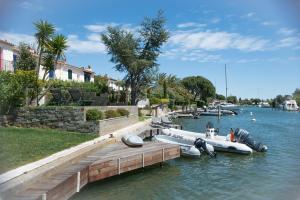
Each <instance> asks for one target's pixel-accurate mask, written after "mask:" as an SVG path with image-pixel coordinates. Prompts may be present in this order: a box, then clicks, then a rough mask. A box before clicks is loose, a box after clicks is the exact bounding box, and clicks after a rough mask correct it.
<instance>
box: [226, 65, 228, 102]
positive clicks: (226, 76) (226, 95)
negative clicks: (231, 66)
mask: <svg viewBox="0 0 300 200" xmlns="http://www.w3.org/2000/svg"><path fill="white" fill-rule="evenodd" d="M225 83H226V97H225V100H226V102H227V89H228V88H227V70H226V64H225Z"/></svg>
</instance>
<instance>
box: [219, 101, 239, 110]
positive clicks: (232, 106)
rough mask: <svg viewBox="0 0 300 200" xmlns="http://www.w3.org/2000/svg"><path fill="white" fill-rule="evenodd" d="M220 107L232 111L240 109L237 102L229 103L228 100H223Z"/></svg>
mask: <svg viewBox="0 0 300 200" xmlns="http://www.w3.org/2000/svg"><path fill="white" fill-rule="evenodd" d="M220 107H221V109H222V110H231V111H233V110H234V111H238V110H239V109H240V107H239V106H238V105H236V104H233V103H228V102H223V103H220Z"/></svg>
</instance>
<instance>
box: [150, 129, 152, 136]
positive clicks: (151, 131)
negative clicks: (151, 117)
mask: <svg viewBox="0 0 300 200" xmlns="http://www.w3.org/2000/svg"><path fill="white" fill-rule="evenodd" d="M152 137H153V135H152V129H150V138H152Z"/></svg>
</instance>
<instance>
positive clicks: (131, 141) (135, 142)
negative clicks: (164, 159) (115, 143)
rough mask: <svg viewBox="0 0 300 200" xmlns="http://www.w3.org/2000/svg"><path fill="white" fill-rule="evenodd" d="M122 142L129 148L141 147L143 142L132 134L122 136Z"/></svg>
mask: <svg viewBox="0 0 300 200" xmlns="http://www.w3.org/2000/svg"><path fill="white" fill-rule="evenodd" d="M122 141H123V142H124V143H125V144H126V145H128V146H131V147H139V146H143V144H144V141H143V139H142V138H140V137H139V136H137V135H133V134H126V135H123V136H122Z"/></svg>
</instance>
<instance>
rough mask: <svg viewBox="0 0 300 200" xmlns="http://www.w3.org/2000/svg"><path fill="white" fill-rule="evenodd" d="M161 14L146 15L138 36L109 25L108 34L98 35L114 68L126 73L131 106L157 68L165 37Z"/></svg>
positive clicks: (163, 21) (166, 33) (166, 35)
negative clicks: (154, 15) (148, 16)
mask: <svg viewBox="0 0 300 200" xmlns="http://www.w3.org/2000/svg"><path fill="white" fill-rule="evenodd" d="M162 14H163V13H162V12H159V13H158V15H157V17H156V18H153V19H150V18H145V19H144V21H143V22H142V24H141V28H140V30H139V31H138V34H139V36H138V37H135V36H134V34H133V33H130V32H128V31H125V30H122V29H121V28H120V27H108V28H107V33H106V34H102V35H101V38H102V41H103V43H104V44H105V46H106V47H107V51H108V54H109V55H111V61H112V62H113V63H115V64H116V65H115V69H116V70H117V71H120V72H124V73H125V74H126V75H125V78H124V80H125V81H126V83H127V84H128V85H130V87H131V105H135V104H136V103H137V98H138V97H139V96H140V94H141V91H142V89H144V88H146V87H147V86H148V85H149V83H151V82H152V80H153V75H154V74H155V72H156V71H157V67H158V63H157V62H156V60H157V57H158V56H159V54H160V47H161V46H162V44H163V43H165V42H166V41H167V38H168V32H167V31H166V29H165V28H164V25H165V19H164V17H163V15H162Z"/></svg>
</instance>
